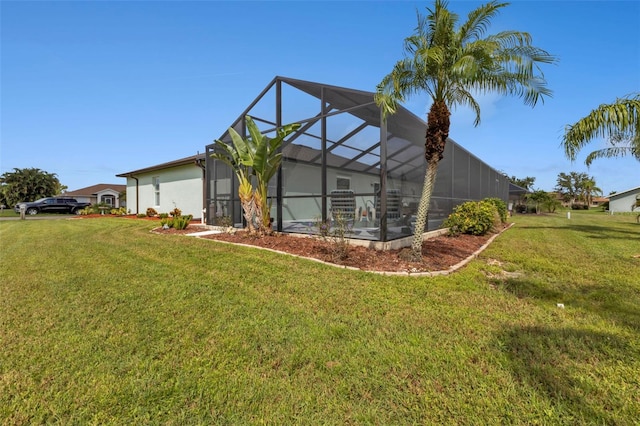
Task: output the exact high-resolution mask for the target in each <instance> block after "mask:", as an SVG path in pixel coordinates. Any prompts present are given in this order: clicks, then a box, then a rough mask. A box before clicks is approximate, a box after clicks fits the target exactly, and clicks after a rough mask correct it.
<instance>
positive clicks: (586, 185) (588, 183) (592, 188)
mask: <svg viewBox="0 0 640 426" xmlns="http://www.w3.org/2000/svg"><path fill="white" fill-rule="evenodd" d="M581 189H582V193H583V197H584V199H585V201H586V203H587V206H589V207H591V203H592V201H593V196H594V195H602V189H600V188H598V187H597V186H596V180H595V179H594V178H593V177H590V178H587V179H585V180H584V181H583V182H582V187H581ZM587 208H588V207H587Z"/></svg>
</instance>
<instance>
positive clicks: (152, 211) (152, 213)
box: [147, 207, 158, 217]
mask: <svg viewBox="0 0 640 426" xmlns="http://www.w3.org/2000/svg"><path fill="white" fill-rule="evenodd" d="M157 215H158V212H157V211H156V209H154V208H153V207H149V208H148V209H147V216H149V217H155V216H157Z"/></svg>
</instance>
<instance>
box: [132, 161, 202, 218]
mask: <svg viewBox="0 0 640 426" xmlns="http://www.w3.org/2000/svg"><path fill="white" fill-rule="evenodd" d="M156 176H157V177H159V178H160V204H156V202H155V192H154V188H153V178H154V177H156ZM135 177H136V178H138V182H137V185H138V190H137V195H138V196H139V199H138V200H136V180H135V179H133V178H131V177H127V210H130V211H131V213H133V214H136V213H145V212H146V211H147V208H149V207H152V208H154V209H155V210H156V211H157V212H158V213H169V212H170V211H172V210H173V209H174V208H176V207H177V208H179V209H180V210H182V214H183V215H187V214H190V215H192V216H193V217H194V218H200V217H202V208H203V204H202V194H203V178H202V169H201V168H200V167H197V166H195V165H192V164H188V165H184V166H177V167H172V168H169V169H164V170H157V171H154V172H149V173H142V174H139V175H136V176H135ZM136 201H137V202H136ZM136 206H138V209H139V210H140V211H136Z"/></svg>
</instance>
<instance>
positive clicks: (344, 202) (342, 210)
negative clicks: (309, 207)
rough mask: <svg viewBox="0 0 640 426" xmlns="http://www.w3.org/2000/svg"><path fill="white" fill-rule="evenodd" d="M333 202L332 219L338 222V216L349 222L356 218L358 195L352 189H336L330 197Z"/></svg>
mask: <svg viewBox="0 0 640 426" xmlns="http://www.w3.org/2000/svg"><path fill="white" fill-rule="evenodd" d="M329 197H330V198H329V199H330V201H331V217H332V218H333V220H336V218H337V217H338V215H339V216H340V217H341V218H342V219H343V220H347V221H353V220H355V217H356V195H355V194H354V193H353V191H352V190H350V189H334V190H333V191H331V193H330V195H329Z"/></svg>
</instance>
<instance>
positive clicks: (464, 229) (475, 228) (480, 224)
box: [443, 201, 500, 235]
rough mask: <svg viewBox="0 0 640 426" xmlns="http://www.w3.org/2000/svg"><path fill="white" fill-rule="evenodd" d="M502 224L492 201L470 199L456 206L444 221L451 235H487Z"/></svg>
mask: <svg viewBox="0 0 640 426" xmlns="http://www.w3.org/2000/svg"><path fill="white" fill-rule="evenodd" d="M499 224H500V214H499V213H498V209H497V208H496V206H495V205H494V204H493V203H492V202H490V201H468V202H466V203H462V204H460V205H459V206H458V207H456V208H455V210H454V211H453V213H451V214H450V215H449V217H448V218H447V219H446V220H445V221H444V223H443V226H445V227H447V228H449V234H450V235H459V234H471V235H485V234H486V233H487V232H489V231H491V230H492V229H494V228H495V227H496V226H498V225H499Z"/></svg>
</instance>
